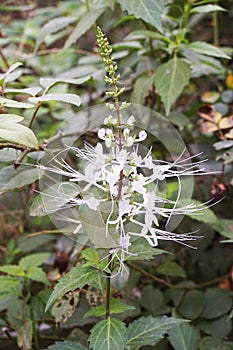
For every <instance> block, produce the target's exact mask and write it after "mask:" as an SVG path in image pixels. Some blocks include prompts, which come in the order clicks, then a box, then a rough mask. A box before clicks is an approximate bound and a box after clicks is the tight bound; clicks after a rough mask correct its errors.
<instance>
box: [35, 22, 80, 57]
mask: <svg viewBox="0 0 233 350" xmlns="http://www.w3.org/2000/svg"><path fill="white" fill-rule="evenodd" d="M76 21H77V18H76V17H57V18H53V19H51V20H50V21H49V22H47V23H45V25H43V27H42V28H41V30H40V32H39V34H38V36H37V39H36V45H35V51H37V50H38V48H39V47H40V45H41V44H42V43H43V41H44V39H45V37H46V36H47V35H49V34H52V33H56V32H58V31H59V30H61V29H63V28H65V27H67V26H68V25H69V24H71V23H74V22H76Z"/></svg>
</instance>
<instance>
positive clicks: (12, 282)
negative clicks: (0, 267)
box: [0, 276, 22, 299]
mask: <svg viewBox="0 0 233 350" xmlns="http://www.w3.org/2000/svg"><path fill="white" fill-rule="evenodd" d="M20 283H22V280H21V279H17V278H14V277H9V276H0V299H2V298H3V297H4V298H8V297H9V296H12V295H18V294H19V293H20V292H19V288H18V287H19V285H20Z"/></svg>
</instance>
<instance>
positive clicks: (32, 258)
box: [19, 253, 50, 271]
mask: <svg viewBox="0 0 233 350" xmlns="http://www.w3.org/2000/svg"><path fill="white" fill-rule="evenodd" d="M49 257H50V253H36V254H30V255H27V256H25V257H23V258H22V259H20V261H19V266H20V267H22V269H24V270H25V271H28V270H29V269H31V268H34V267H37V266H40V265H42V264H43V263H44V262H45V261H46V260H48V258H49Z"/></svg>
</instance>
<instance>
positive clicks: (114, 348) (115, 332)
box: [88, 317, 127, 350]
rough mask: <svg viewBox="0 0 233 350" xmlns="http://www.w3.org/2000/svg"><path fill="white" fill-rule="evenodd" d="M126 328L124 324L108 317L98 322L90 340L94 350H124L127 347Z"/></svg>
mask: <svg viewBox="0 0 233 350" xmlns="http://www.w3.org/2000/svg"><path fill="white" fill-rule="evenodd" d="M126 331H127V329H126V327H125V324H124V322H122V321H120V320H117V319H116V318H112V317H108V318H107V319H106V320H103V321H100V322H98V323H97V324H96V325H95V326H94V327H93V328H92V330H91V335H90V337H89V338H88V341H89V342H90V349H92V350H122V349H124V347H125V339H126Z"/></svg>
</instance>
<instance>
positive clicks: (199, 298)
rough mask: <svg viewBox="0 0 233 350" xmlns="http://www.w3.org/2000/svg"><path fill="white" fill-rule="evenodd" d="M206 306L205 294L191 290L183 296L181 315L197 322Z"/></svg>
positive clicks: (180, 308)
mask: <svg viewBox="0 0 233 350" xmlns="http://www.w3.org/2000/svg"><path fill="white" fill-rule="evenodd" d="M204 304H205V297H204V294H203V293H202V292H201V291H199V290H191V291H189V292H187V293H186V294H185V295H184V296H183V298H182V300H181V303H180V306H179V313H180V314H181V316H183V317H185V318H187V319H189V320H195V319H196V318H197V317H198V316H200V314H201V312H202V310H203V307H204Z"/></svg>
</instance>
